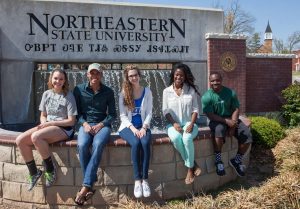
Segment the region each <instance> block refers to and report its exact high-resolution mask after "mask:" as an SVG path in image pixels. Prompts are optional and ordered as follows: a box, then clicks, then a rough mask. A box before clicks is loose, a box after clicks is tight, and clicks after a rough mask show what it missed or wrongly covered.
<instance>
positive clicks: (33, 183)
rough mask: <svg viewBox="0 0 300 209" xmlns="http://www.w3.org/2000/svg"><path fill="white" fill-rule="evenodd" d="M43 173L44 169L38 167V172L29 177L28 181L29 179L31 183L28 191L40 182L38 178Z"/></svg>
mask: <svg viewBox="0 0 300 209" xmlns="http://www.w3.org/2000/svg"><path fill="white" fill-rule="evenodd" d="M42 174H43V171H41V170H40V169H38V170H37V173H36V174H35V175H33V176H29V177H28V181H29V185H28V187H27V190H28V191H31V190H32V189H33V187H34V186H35V185H36V183H37V182H38V180H39V178H40V177H41V175H42Z"/></svg>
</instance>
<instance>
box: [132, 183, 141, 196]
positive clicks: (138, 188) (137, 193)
mask: <svg viewBox="0 0 300 209" xmlns="http://www.w3.org/2000/svg"><path fill="white" fill-rule="evenodd" d="M133 193H134V196H135V197H136V198H141V197H142V196H143V189H142V184H141V182H140V181H136V182H135V183H134V191H133Z"/></svg>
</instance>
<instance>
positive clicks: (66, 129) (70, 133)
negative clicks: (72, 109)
mask: <svg viewBox="0 0 300 209" xmlns="http://www.w3.org/2000/svg"><path fill="white" fill-rule="evenodd" d="M58 127H59V128H61V130H63V132H65V134H66V135H67V137H68V139H67V140H66V141H69V140H72V139H73V137H74V134H75V131H74V127H72V126H58Z"/></svg>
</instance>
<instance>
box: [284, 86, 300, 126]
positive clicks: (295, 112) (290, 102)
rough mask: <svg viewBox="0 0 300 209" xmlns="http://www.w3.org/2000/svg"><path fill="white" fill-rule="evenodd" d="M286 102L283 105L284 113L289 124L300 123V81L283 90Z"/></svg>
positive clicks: (295, 124)
mask: <svg viewBox="0 0 300 209" xmlns="http://www.w3.org/2000/svg"><path fill="white" fill-rule="evenodd" d="M282 96H283V97H284V99H285V104H284V105H283V106H282V113H283V116H284V118H285V119H286V121H287V122H288V124H289V126H291V127H293V126H297V125H299V124H300V83H295V84H292V85H290V86H289V87H287V88H286V89H284V90H283V91H282Z"/></svg>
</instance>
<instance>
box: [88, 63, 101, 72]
mask: <svg viewBox="0 0 300 209" xmlns="http://www.w3.org/2000/svg"><path fill="white" fill-rule="evenodd" d="M103 68H104V67H103V66H101V65H100V64H98V63H93V64H90V65H89V68H88V71H87V72H88V73H89V72H91V71H92V70H98V71H99V72H100V73H102V72H103Z"/></svg>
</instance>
